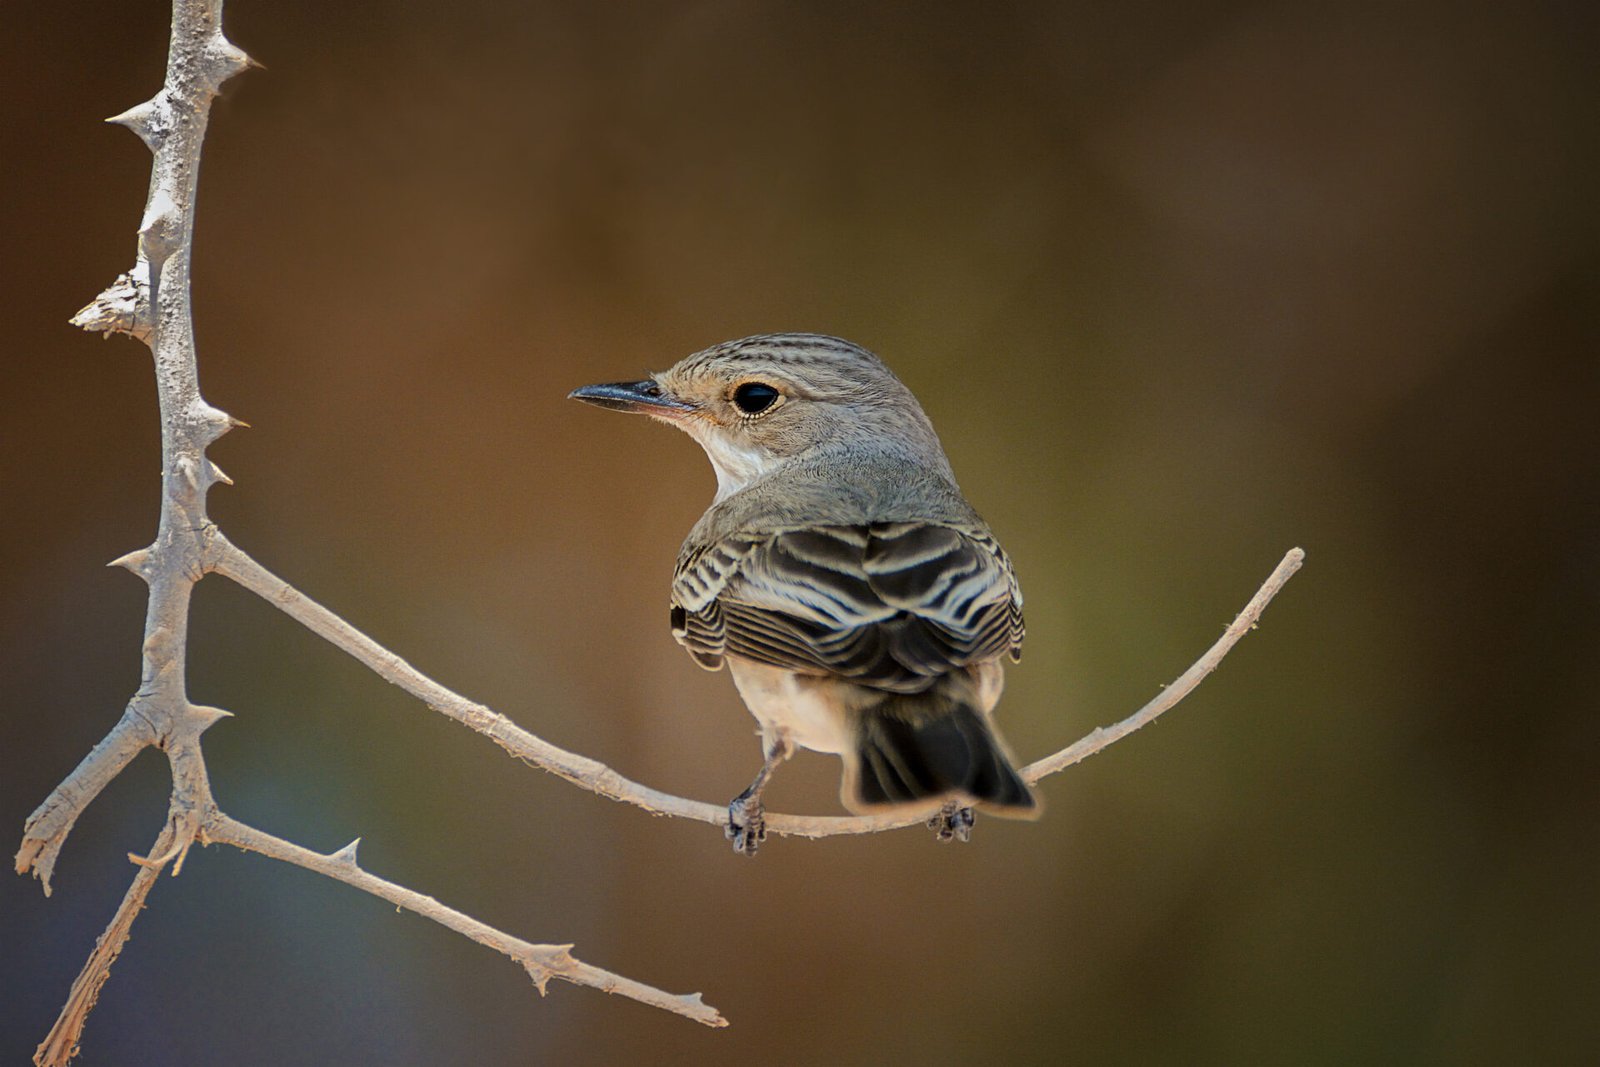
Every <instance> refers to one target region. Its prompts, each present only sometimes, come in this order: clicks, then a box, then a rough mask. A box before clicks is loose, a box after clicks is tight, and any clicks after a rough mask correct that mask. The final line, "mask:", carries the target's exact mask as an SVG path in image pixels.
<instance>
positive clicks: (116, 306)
mask: <svg viewBox="0 0 1600 1067" xmlns="http://www.w3.org/2000/svg"><path fill="white" fill-rule="evenodd" d="M139 296H140V293H139V283H138V281H136V280H135V279H134V278H133V277H132V276H131V275H128V274H119V275H117V279H116V281H114V282H112V283H111V284H110V285H108V286H107V287H106V289H105V291H104V292H102V293H101V294H100V295H99V296H97V297H95V298H94V300H93V301H92V302H90V303H88V304H86V305H84V306H83V307H81V308H79V309H78V313H77V314H76V315H74V316H72V318H70V319H68V320H67V321H68V322H70V323H71V324H72V325H74V326H76V327H78V328H79V329H80V330H88V331H89V332H90V333H99V334H100V335H101V336H102V337H110V336H111V335H112V334H114V333H126V334H131V335H132V336H134V337H137V338H139V339H140V340H146V339H147V338H148V337H149V336H150V321H149V318H150V316H149V306H148V305H146V306H145V308H144V311H145V315H144V316H143V317H142V318H141V316H140V314H139V312H140V302H139Z"/></svg>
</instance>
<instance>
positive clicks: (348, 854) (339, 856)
mask: <svg viewBox="0 0 1600 1067" xmlns="http://www.w3.org/2000/svg"><path fill="white" fill-rule="evenodd" d="M360 847H361V838H359V837H358V838H356V839H355V840H354V841H352V842H350V843H349V844H348V845H346V846H344V848H341V849H340V850H339V851H337V852H331V853H329V854H328V858H329V859H330V860H332V861H333V862H335V863H348V864H349V865H350V866H352V867H354V866H356V865H357V864H356V850H357V849H358V848H360Z"/></svg>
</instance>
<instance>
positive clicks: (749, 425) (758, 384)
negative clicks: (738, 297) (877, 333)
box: [570, 333, 953, 500]
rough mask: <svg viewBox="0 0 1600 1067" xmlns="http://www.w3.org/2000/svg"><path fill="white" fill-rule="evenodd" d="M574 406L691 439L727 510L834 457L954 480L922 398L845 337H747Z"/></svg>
mask: <svg viewBox="0 0 1600 1067" xmlns="http://www.w3.org/2000/svg"><path fill="white" fill-rule="evenodd" d="M570 396H571V397H572V399H574V400H582V401H584V402H585V403H589V404H595V405H597V406H599V407H605V408H611V409H613V410H616V411H629V412H636V413H639V414H644V415H649V416H651V417H652V418H656V419H659V420H661V421H662V422H666V423H670V424H671V425H673V426H676V427H678V429H680V430H683V431H684V432H685V433H687V434H689V436H691V437H693V438H694V439H695V440H696V441H698V442H700V445H701V447H702V448H704V449H705V450H706V455H707V456H709V457H710V459H711V465H712V466H713V467H714V468H716V472H717V499H718V500H722V499H725V498H726V497H728V496H729V495H731V494H733V493H736V492H738V491H739V490H740V489H742V488H744V487H745V486H746V485H749V484H750V483H751V482H754V481H756V480H757V479H759V478H761V477H763V476H764V475H766V474H768V473H770V472H772V471H774V470H777V469H779V468H780V467H782V466H784V465H785V464H787V463H791V462H794V461H796V460H799V459H804V458H807V457H810V456H814V455H816V454H817V453H819V452H823V451H831V450H839V451H841V452H844V453H849V452H859V453H863V454H865V453H868V452H874V453H883V452H894V453H903V454H904V455H905V457H906V458H908V459H911V460H915V461H920V462H925V463H932V464H934V465H935V466H936V467H937V468H938V469H940V470H941V471H942V472H943V473H945V474H946V475H948V472H949V465H948V463H946V461H945V458H944V452H943V450H942V449H941V448H940V447H939V439H938V437H937V436H935V434H934V432H933V427H932V425H931V424H930V423H929V422H928V417H927V416H926V415H924V414H923V412H922V407H921V405H919V404H918V403H917V400H916V397H914V396H912V395H911V391H910V390H909V389H907V388H906V387H905V386H904V385H903V384H902V383H901V381H900V379H898V378H896V377H895V376H894V373H893V372H892V371H890V370H889V368H888V367H886V366H884V364H883V361H882V360H880V359H878V357H877V356H875V355H873V354H872V353H871V352H868V351H867V350H866V349H864V348H862V347H861V346H859V345H856V344H852V343H851V342H849V341H845V340H841V339H840V338H837V337H827V336H824V335H822V334H809V333H785V334H763V335H761V336H758V337H747V338H744V339H743V340H740V341H729V342H726V343H724V344H720V345H716V346H714V347H712V348H708V349H706V350H705V351H703V352H696V353H695V354H694V355H692V356H689V357H687V358H685V359H683V360H681V361H680V362H679V363H678V364H677V365H676V366H674V367H672V368H671V369H670V370H665V371H662V372H661V373H659V374H654V375H651V376H650V377H649V378H646V379H644V380H642V381H636V382H615V383H611V384H607V385H586V386H584V387H583V388H581V389H574V390H573V391H572V393H571V394H570ZM952 480H953V479H952Z"/></svg>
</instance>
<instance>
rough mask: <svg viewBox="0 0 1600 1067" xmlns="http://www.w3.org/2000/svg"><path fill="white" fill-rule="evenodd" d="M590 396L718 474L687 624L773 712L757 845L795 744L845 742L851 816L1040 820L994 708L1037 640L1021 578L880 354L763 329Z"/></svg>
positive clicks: (692, 566)
mask: <svg viewBox="0 0 1600 1067" xmlns="http://www.w3.org/2000/svg"><path fill="white" fill-rule="evenodd" d="M573 395H574V396H575V397H577V398H578V399H585V400H590V401H591V402H595V403H601V404H603V405H604V406H608V407H620V408H623V409H625V410H634V411H642V412H644V413H646V414H650V415H653V416H654V417H656V418H658V419H661V420H662V421H666V422H670V423H672V424H673V425H676V426H677V427H678V428H680V429H683V430H684V431H686V432H688V433H689V434H690V435H691V436H693V437H695V438H696V440H698V441H699V442H700V444H701V445H702V446H703V447H704V448H705V450H706V452H707V454H708V456H710V458H711V461H712V464H713V467H714V468H715V469H716V472H717V478H718V493H717V497H716V500H715V501H714V502H713V505H712V507H711V508H710V509H709V510H708V511H707V512H706V513H705V514H704V515H703V516H702V517H701V519H700V521H699V522H697V523H696V524H695V526H694V528H693V529H692V530H691V531H690V533H689V535H688V537H687V539H686V540H685V541H684V544H683V548H682V551H681V552H680V554H679V557H678V564H677V568H676V571H675V574H674V577H673V583H672V595H671V621H672V632H673V635H674V636H675V637H676V638H677V640H678V641H679V642H680V643H681V644H682V645H683V646H684V647H685V648H686V649H687V650H688V652H689V654H690V655H691V656H692V657H693V658H694V660H695V661H696V662H697V663H699V664H700V665H701V666H702V667H705V668H707V669H711V670H717V669H720V668H721V667H722V666H724V665H728V666H730V668H731V669H732V672H733V675H734V680H735V682H736V684H737V685H738V687H739V689H740V692H741V694H742V695H743V696H744V698H745V701H746V703H747V704H748V705H749V706H750V709H751V711H752V713H753V714H755V716H756V718H757V719H758V720H759V721H760V722H761V724H762V728H763V737H764V742H765V745H764V747H765V751H766V754H767V763H766V765H765V766H764V767H763V770H762V774H761V775H760V776H758V778H757V780H756V782H755V783H754V784H753V785H752V787H751V789H750V790H747V791H746V795H744V796H742V797H741V798H740V799H739V800H736V801H735V803H734V805H732V806H731V808H730V812H731V814H730V819H731V825H730V833H731V835H732V836H734V837H735V840H736V844H737V845H739V846H740V848H741V851H753V850H754V847H755V843H756V842H757V841H759V840H760V837H761V835H762V834H761V826H760V790H761V787H762V786H764V785H765V782H766V779H767V777H768V776H769V775H770V773H771V770H772V768H773V766H774V765H775V764H776V763H777V762H779V761H781V760H782V759H783V758H784V757H785V756H787V754H788V750H789V748H790V746H791V745H792V744H799V745H801V746H802V747H807V748H812V749H815V750H818V751H823V752H837V753H838V754H839V755H841V756H842V757H843V759H844V761H845V776H844V783H843V788H842V792H841V798H842V799H843V801H844V803H845V804H846V805H847V806H849V807H851V808H852V809H854V810H871V809H876V808H880V807H885V806H894V805H899V804H905V803H913V802H919V801H923V800H926V799H928V798H930V797H943V798H945V799H946V801H947V805H946V812H945V818H946V820H949V819H950V818H951V817H952V816H951V814H950V813H951V812H953V811H955V810H956V809H958V808H960V807H963V806H965V805H971V804H977V805H979V806H980V807H983V808H986V809H989V810H995V811H998V812H999V813H1001V814H1009V815H1022V816H1027V817H1031V816H1033V815H1035V814H1037V812H1038V810H1039V804H1038V801H1037V799H1036V798H1035V796H1034V795H1033V792H1032V790H1031V789H1030V788H1029V787H1028V786H1027V785H1026V784H1025V783H1024V782H1022V780H1021V779H1020V777H1018V775H1017V774H1016V771H1015V769H1014V767H1013V765H1012V763H1011V759H1010V757H1009V755H1008V754H1007V753H1006V751H1005V747H1004V745H1003V743H1002V742H1001V741H1000V740H999V737H998V736H997V735H996V734H995V732H994V730H993V726H992V723H991V721H990V713H991V712H992V710H993V707H994V704H995V702H996V701H997V700H998V699H999V695H1000V689H1001V687H1002V684H1003V673H1004V672H1003V667H1002V663H1003V660H1004V659H1006V658H1009V659H1011V660H1016V659H1017V658H1019V656H1020V652H1021V645H1022V640H1023V635H1024V629H1023V619H1022V593H1021V590H1020V589H1019V587H1018V585H1017V579H1016V575H1015V573H1014V572H1013V570H1012V567H1011V562H1010V560H1009V559H1008V558H1007V556H1006V554H1005V552H1004V551H1003V550H1002V549H1001V548H1000V546H999V544H998V543H997V542H996V541H995V539H994V536H993V534H991V533H990V531H989V528H988V527H987V526H986V525H985V524H984V522H983V520H982V519H981V518H979V516H978V514H977V513H976V512H975V511H973V509H972V508H971V506H970V505H969V504H968V503H967V502H966V500H965V499H964V498H963V497H962V495H961V492H960V490H959V489H958V488H957V486H956V483H955V477H954V475H953V473H952V472H951V470H950V465H949V462H948V461H947V460H946V459H945V456H944V452H943V449H942V448H941V447H940V445H939V440H938V437H937V435H936V434H935V433H934V431H933V427H932V425H931V424H930V423H929V422H928V419H927V416H926V415H925V414H923V411H922V408H921V406H920V405H918V403H917V401H916V399H915V397H913V396H912V394H911V392H910V391H909V390H908V389H906V387H905V386H904V385H903V384H902V383H901V382H900V380H899V379H898V378H896V377H895V376H894V374H893V373H892V372H890V371H889V369H888V368H887V367H886V366H884V364H883V363H882V362H881V361H880V360H878V358H877V357H876V356H873V355H872V354H871V353H869V352H867V351H866V350H865V349H862V348H860V347H859V346H856V345H854V344H851V343H850V342H848V341H844V340H841V339H839V338H834V337H825V336H821V335H816V334H771V335H763V336H759V337H751V338H745V339H743V340H740V341H734V342H729V343H727V344H723V345H718V346H716V347H714V348H710V349H707V350H705V351H704V352H699V353H696V354H694V355H692V356H689V357H688V358H686V359H684V360H683V361H681V362H680V363H679V364H677V365H676V366H674V367H673V368H672V369H671V370H668V371H666V372H663V373H661V374H657V375H655V376H653V378H652V379H650V380H649V381H645V382H637V383H621V384H619V385H614V386H593V387H588V388H587V389H580V390H577V391H576V392H574V394H573ZM752 408H753V409H754V410H751V409H752ZM741 820H743V822H744V824H745V825H743V826H741V825H740V823H741ZM967 820H968V823H970V816H968V817H967ZM962 832H963V834H964V830H963V831H962Z"/></svg>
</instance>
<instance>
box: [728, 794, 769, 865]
mask: <svg viewBox="0 0 1600 1067" xmlns="http://www.w3.org/2000/svg"><path fill="white" fill-rule="evenodd" d="M723 833H725V834H726V835H727V837H728V840H729V841H732V842H733V850H734V851H735V852H737V853H739V854H740V855H741V856H754V855H755V854H756V849H757V848H759V847H761V842H763V841H765V840H766V839H767V818H766V813H765V811H764V810H763V809H762V806H761V798H760V797H756V796H750V795H749V794H744V793H742V794H740V795H739V796H737V797H735V798H734V800H733V803H731V804H729V805H728V825H727V828H726V829H725V830H724V831H723Z"/></svg>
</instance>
